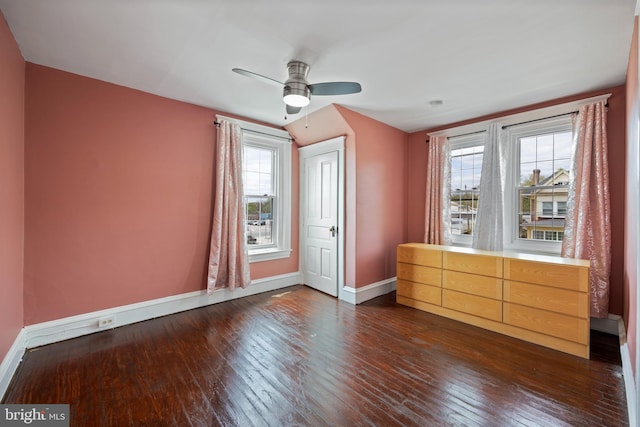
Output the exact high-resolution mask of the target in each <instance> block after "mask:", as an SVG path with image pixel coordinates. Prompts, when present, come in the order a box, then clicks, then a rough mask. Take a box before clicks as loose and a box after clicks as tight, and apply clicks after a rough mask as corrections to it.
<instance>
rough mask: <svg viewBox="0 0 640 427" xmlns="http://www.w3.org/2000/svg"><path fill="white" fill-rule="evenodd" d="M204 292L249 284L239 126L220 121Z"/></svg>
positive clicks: (231, 288)
mask: <svg viewBox="0 0 640 427" xmlns="http://www.w3.org/2000/svg"><path fill="white" fill-rule="evenodd" d="M215 186H216V188H215V195H214V205H213V220H212V226H211V249H210V251H209V275H208V280H207V291H208V293H212V292H213V291H214V290H216V289H221V288H228V289H229V290H234V289H235V288H236V287H241V288H245V287H247V286H248V285H249V284H250V283H251V279H250V276H249V261H248V252H247V244H246V238H245V224H246V220H245V211H244V203H243V202H244V201H243V194H244V192H243V188H242V133H241V130H240V126H238V125H237V124H235V123H230V122H228V121H226V120H221V121H220V125H219V127H218V135H217V147H216V182H215Z"/></svg>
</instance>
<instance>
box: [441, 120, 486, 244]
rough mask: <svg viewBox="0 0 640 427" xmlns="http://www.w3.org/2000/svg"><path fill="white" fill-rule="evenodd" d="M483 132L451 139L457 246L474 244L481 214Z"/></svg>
mask: <svg viewBox="0 0 640 427" xmlns="http://www.w3.org/2000/svg"><path fill="white" fill-rule="evenodd" d="M484 138H485V135H484V134H482V133H477V134H471V135H466V136H461V137H455V138H451V139H450V140H449V147H450V152H451V165H450V169H451V187H450V194H449V195H450V204H451V205H450V213H451V217H450V221H449V223H450V227H451V228H450V232H451V240H452V241H453V242H454V243H458V244H463V245H471V240H472V236H473V230H474V228H475V224H476V216H477V214H478V199H479V198H480V197H481V195H480V190H479V188H480V175H481V174H482V156H483V152H484Z"/></svg>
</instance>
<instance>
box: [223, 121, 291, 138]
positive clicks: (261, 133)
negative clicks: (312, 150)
mask: <svg viewBox="0 0 640 427" xmlns="http://www.w3.org/2000/svg"><path fill="white" fill-rule="evenodd" d="M213 124H214V126H215V127H217V128H219V127H220V122H219V121H217V120H216V121H215V122H213ZM240 129H242V130H243V131H245V132H252V133H259V134H260V135H267V136H270V137H272V138H280V139H284V140H286V141H293V138H287V137H285V136H280V135H274V134H272V133H267V132H260V131H259V130H253V129H246V128H243V127H242V126H240Z"/></svg>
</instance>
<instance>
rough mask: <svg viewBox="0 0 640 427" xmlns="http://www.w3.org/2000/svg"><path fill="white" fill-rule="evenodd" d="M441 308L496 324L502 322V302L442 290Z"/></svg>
mask: <svg viewBox="0 0 640 427" xmlns="http://www.w3.org/2000/svg"><path fill="white" fill-rule="evenodd" d="M442 306H443V307H445V308H449V309H451V310H456V311H461V312H463V313H467V314H472V315H474V316H478V317H484V318H486V319H490V320H495V321H497V322H500V321H502V301H497V300H495V299H491V298H484V297H478V296H475V295H469V294H465V293H462V292H456V291H451V290H448V289H443V290H442Z"/></svg>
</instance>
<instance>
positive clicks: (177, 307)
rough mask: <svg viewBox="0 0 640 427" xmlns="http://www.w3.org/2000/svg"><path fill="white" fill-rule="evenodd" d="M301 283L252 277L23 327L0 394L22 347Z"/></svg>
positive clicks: (293, 278)
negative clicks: (241, 284)
mask: <svg viewBox="0 0 640 427" xmlns="http://www.w3.org/2000/svg"><path fill="white" fill-rule="evenodd" d="M301 282H302V276H301V274H300V273H299V272H296V273H289V274H283V275H280V276H273V277H267V278H264V279H256V280H252V281H251V285H249V286H248V287H246V288H244V289H242V288H239V289H235V290H234V291H229V290H227V289H220V290H218V291H214V292H213V293H212V294H211V295H208V294H207V291H206V290H202V291H194V292H189V293H186V294H180V295H174V296H169V297H165V298H158V299H154V300H149V301H144V302H140V303H136V304H128V305H123V306H119V307H113V308H109V309H106V310H100V311H94V312H91V313H84V314H80V315H77V316H70V317H65V318H63V319H56V320H52V321H49V322H43V323H37V324H34V325H29V326H25V327H24V328H22V330H21V331H20V333H19V334H18V337H17V338H16V340H15V342H14V344H13V346H12V347H11V349H10V350H9V352H8V353H7V355H6V356H5V358H4V360H3V361H2V364H0V396H4V393H5V392H6V388H7V387H8V385H9V382H10V381H11V378H12V377H13V375H14V373H15V371H16V369H17V367H18V365H19V364H20V361H21V360H22V356H23V354H24V352H25V350H26V349H29V348H34V347H39V346H42V345H46V344H52V343H55V342H58V341H63V340H67V339H70V338H76V337H79V336H82V335H88V334H92V333H95V332H101V331H105V330H108V329H112V328H116V327H118V326H124V325H129V324H131V323H137V322H142V321H144V320H149V319H153V318H156V317H161V316H166V315H169V314H174V313H179V312H181V311H186V310H191V309H194V308H199V307H204V306H207V305H211V304H217V303H219V302H225V301H231V300H233V299H236V298H242V297H247V296H250V295H255V294H260V293H263V292H268V291H273V290H276V289H281V288H284V287H287V286H292V285H297V284H299V283H301ZM103 318H112V319H113V322H112V323H110V324H109V326H108V327H102V328H100V327H99V326H98V325H99V321H100V319H103Z"/></svg>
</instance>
